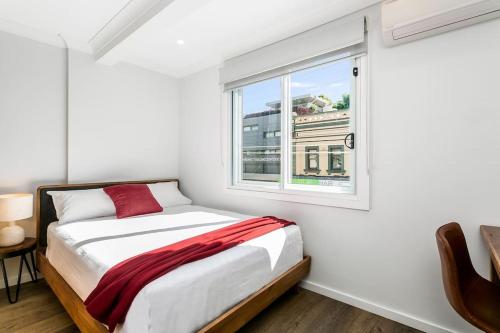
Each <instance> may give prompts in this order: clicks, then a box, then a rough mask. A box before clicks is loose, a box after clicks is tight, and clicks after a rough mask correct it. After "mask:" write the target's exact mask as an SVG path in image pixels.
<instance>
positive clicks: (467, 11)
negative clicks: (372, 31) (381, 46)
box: [382, 0, 500, 45]
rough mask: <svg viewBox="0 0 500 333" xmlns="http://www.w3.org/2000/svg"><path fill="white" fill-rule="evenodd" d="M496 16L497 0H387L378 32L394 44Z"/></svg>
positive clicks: (499, 3)
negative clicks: (380, 29)
mask: <svg viewBox="0 0 500 333" xmlns="http://www.w3.org/2000/svg"><path fill="white" fill-rule="evenodd" d="M496 17H500V0H418V1H417V0H387V1H384V2H383V3H382V32H383V35H384V41H385V43H386V44H387V45H395V44H400V43H404V42H408V41H411V40H415V39H420V38H424V37H428V36H431V35H435V34H438V33H442V32H446V31H450V30H454V29H458V28H460V27H464V26H467V25H471V24H475V23H478V22H481V21H485V20H489V19H492V18H496Z"/></svg>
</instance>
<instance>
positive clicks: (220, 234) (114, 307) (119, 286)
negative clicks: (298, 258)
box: [85, 216, 295, 332]
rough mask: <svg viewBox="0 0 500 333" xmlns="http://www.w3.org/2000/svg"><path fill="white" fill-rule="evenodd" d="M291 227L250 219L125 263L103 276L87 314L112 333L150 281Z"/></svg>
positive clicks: (286, 223) (88, 302)
mask: <svg viewBox="0 0 500 333" xmlns="http://www.w3.org/2000/svg"><path fill="white" fill-rule="evenodd" d="M292 224H295V223H294V222H290V221H286V220H282V219H278V218H276V217H273V216H265V217H259V218H253V219H249V220H246V221H242V222H239V223H236V224H233V225H230V226H228V227H225V228H221V229H217V230H214V231H211V232H207V233H205V234H202V235H199V236H196V237H192V238H188V239H185V240H183V241H180V242H177V243H174V244H171V245H167V246H164V247H161V248H159V249H156V250H153V251H149V252H146V253H143V254H140V255H137V256H135V257H132V258H129V259H127V260H124V261H122V262H121V263H119V264H117V265H115V266H113V267H112V268H110V269H109V271H107V272H106V274H104V276H103V277H102V278H101V280H100V281H99V283H98V285H97V287H96V288H95V289H94V290H93V291H92V293H91V294H90V295H89V297H88V298H87V299H86V300H85V305H86V307H87V311H88V312H89V313H90V314H91V315H92V316H93V317H94V318H95V319H97V320H99V321H100V322H102V323H104V324H106V325H108V327H109V330H110V332H113V331H114V329H115V327H116V325H117V324H118V323H123V321H124V320H125V316H126V314H127V311H128V309H129V308H130V305H131V304H132V301H133V300H134V298H135V296H136V295H137V294H138V293H139V291H140V290H141V289H142V288H143V287H144V286H145V285H147V284H148V283H150V282H151V281H153V280H155V279H157V278H159V277H161V276H163V275H165V274H166V273H168V272H170V271H172V270H174V269H176V268H177V267H179V266H181V265H184V264H187V263H190V262H193V261H196V260H200V259H203V258H206V257H209V256H211V255H214V254H217V253H219V252H222V251H224V250H227V249H229V248H231V247H234V246H236V245H238V244H241V243H243V242H246V241H248V240H251V239H253V238H257V237H260V236H262V235H265V234H267V233H269V232H271V231H273V230H277V229H280V228H284V227H287V226H289V225H292Z"/></svg>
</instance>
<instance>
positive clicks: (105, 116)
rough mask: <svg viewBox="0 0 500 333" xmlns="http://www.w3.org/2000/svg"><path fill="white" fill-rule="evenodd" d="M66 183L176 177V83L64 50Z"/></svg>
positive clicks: (166, 77) (158, 75) (139, 69)
mask: <svg viewBox="0 0 500 333" xmlns="http://www.w3.org/2000/svg"><path fill="white" fill-rule="evenodd" d="M69 73H70V79H69V82H70V85H69V91H70V94H69V96H70V98H69V101H70V104H69V180H70V181H71V182H85V181H95V180H132V179H155V178H162V177H165V178H169V177H173V178H175V177H177V173H178V172H177V165H178V163H177V156H178V146H179V145H178V136H179V133H178V124H179V93H180V92H179V85H178V81H177V80H176V79H173V78H170V77H168V76H166V75H162V74H158V73H155V72H152V71H148V70H144V69H142V68H139V67H136V66H132V65H125V64H120V65H116V66H106V65H99V64H96V63H95V62H94V60H93V58H92V56H90V55H87V54H84V53H81V52H77V51H71V52H70V70H69Z"/></svg>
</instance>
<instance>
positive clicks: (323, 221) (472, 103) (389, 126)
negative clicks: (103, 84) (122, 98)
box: [180, 7, 500, 332]
mask: <svg viewBox="0 0 500 333" xmlns="http://www.w3.org/2000/svg"><path fill="white" fill-rule="evenodd" d="M378 12H379V9H378V7H373V8H370V9H369V10H367V11H364V13H367V14H368V15H369V21H370V32H369V57H370V81H371V88H370V89H371V101H370V103H369V104H370V112H371V124H370V125H371V132H372V139H371V147H372V153H373V154H372V169H371V180H372V209H371V211H369V212H364V211H356V210H348V209H339V208H331V207H323V206H313V205H305V204H297V203H288V202H280V201H270V200H262V199H256V198H251V197H240V196H233V195H228V194H227V193H225V192H224V191H223V186H224V168H223V166H222V164H221V141H220V140H221V133H222V129H221V116H220V111H221V103H220V88H219V86H218V71H217V69H216V68H212V69H209V70H205V71H203V72H200V73H197V74H194V75H192V76H190V77H188V78H186V79H184V80H183V83H182V117H181V136H180V138H181V139H180V143H181V146H180V180H181V185H182V189H183V191H184V192H185V193H186V194H187V195H188V196H190V197H191V198H193V199H194V201H195V203H197V204H202V205H207V206H212V207H217V208H225V209H230V210H235V211H240V212H243V213H249V214H255V215H278V216H281V217H284V218H288V219H292V220H294V221H297V222H298V223H299V225H300V227H301V229H302V232H303V237H304V241H305V252H306V253H307V254H309V255H311V256H312V258H313V265H312V272H311V274H310V276H309V277H308V283H307V284H306V286H307V287H308V288H311V289H313V290H316V291H319V292H322V293H324V294H327V295H330V296H332V297H334V298H338V299H340V300H343V301H345V302H348V303H351V304H355V305H357V306H360V307H363V308H365V309H369V310H370V311H374V312H377V313H379V314H383V315H385V316H388V317H391V318H394V319H396V320H399V321H402V322H404V323H407V324H410V325H413V326H415V327H418V328H420V329H423V330H425V331H431V332H442V331H447V330H450V331H457V332H472V331H475V330H474V329H473V328H472V327H471V326H470V325H469V324H467V323H465V322H464V321H463V320H462V319H461V318H459V317H458V315H457V314H455V313H454V312H453V311H452V309H451V307H450V306H449V305H448V303H447V301H446V299H445V296H444V292H443V288H442V284H441V273H440V264H439V258H438V253H437V248H436V244H435V238H434V232H435V230H436V229H437V227H438V226H440V225H442V224H444V223H446V222H447V221H450V220H457V221H459V222H460V223H461V224H462V226H463V228H464V231H465V233H466V237H467V239H468V242H469V247H470V250H471V255H472V259H473V261H474V262H475V264H476V267H477V268H478V270H479V271H480V272H481V273H482V274H483V275H487V274H488V254H487V252H486V250H485V248H484V245H483V243H482V241H481V238H480V234H479V225H480V224H496V225H499V224H500V222H499V221H500V212H499V210H498V200H499V198H500V173H499V172H498V170H500V155H499V154H497V152H498V151H499V150H500V136H499V135H498V128H497V127H498V124H500V112H499V111H500V110H499V106H498V105H499V103H498V87H499V82H498V80H499V78H500V66H499V63H498V59H500V43H498V36H500V20H496V21H492V22H487V23H483V24H480V25H476V26H473V27H469V28H466V29H462V30H458V31H454V32H451V33H447V34H444V35H440V36H436V37H433V38H429V39H425V40H421V41H418V42H414V43H411V44H406V45H401V46H398V47H394V48H386V47H385V46H383V44H382V41H381V34H380V28H379V26H380V22H379V14H378ZM199 101H203V103H202V104H203V107H199V104H200V103H198V102H199Z"/></svg>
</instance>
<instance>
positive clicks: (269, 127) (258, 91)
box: [233, 78, 281, 182]
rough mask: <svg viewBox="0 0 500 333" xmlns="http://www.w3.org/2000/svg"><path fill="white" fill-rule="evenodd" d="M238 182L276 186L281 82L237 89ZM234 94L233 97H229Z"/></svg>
mask: <svg viewBox="0 0 500 333" xmlns="http://www.w3.org/2000/svg"><path fill="white" fill-rule="evenodd" d="M235 93H236V94H237V96H238V98H237V99H234V98H233V101H236V103H237V104H238V105H233V109H236V110H237V109H239V110H240V112H239V113H238V114H239V117H240V124H241V126H242V130H241V131H239V133H240V134H239V135H240V142H241V144H240V147H239V152H238V155H240V156H241V157H240V158H241V160H240V161H239V165H240V168H239V169H238V172H239V173H240V174H239V180H241V181H259V182H279V181H280V177H281V176H280V175H281V138H280V137H281V79H280V78H276V79H271V80H266V81H262V82H258V83H255V84H251V85H247V86H244V87H242V88H239V89H237V90H236V92H235ZM233 94H234V93H233Z"/></svg>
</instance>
